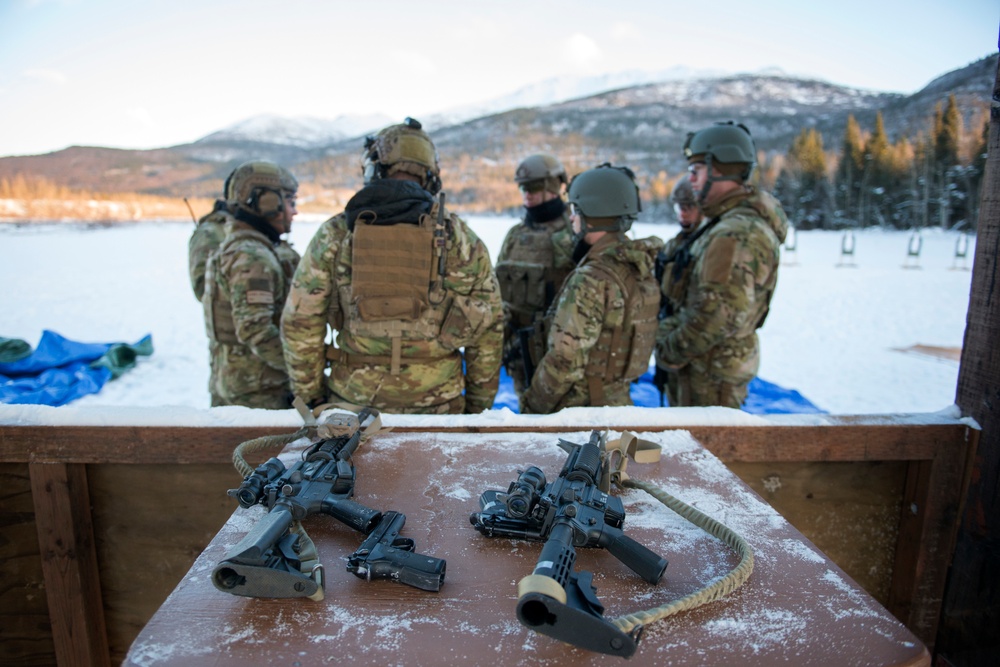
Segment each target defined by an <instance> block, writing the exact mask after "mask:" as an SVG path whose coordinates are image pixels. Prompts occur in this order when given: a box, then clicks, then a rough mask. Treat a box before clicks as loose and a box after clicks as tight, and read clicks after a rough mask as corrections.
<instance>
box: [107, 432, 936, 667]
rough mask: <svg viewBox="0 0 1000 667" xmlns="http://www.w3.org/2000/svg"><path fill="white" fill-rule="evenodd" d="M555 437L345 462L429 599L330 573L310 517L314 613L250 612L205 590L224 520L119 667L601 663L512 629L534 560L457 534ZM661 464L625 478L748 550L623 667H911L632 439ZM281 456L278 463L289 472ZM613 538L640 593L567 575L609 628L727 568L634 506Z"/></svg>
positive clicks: (845, 599)
mask: <svg viewBox="0 0 1000 667" xmlns="http://www.w3.org/2000/svg"><path fill="white" fill-rule="evenodd" d="M587 436H588V432H587V431H574V432H559V433H535V434H531V433H486V434H479V435H475V436H472V435H470V434H467V433H456V432H451V433H436V434H432V433H401V432H390V433H385V434H380V435H378V436H376V437H375V438H374V439H373V440H371V441H370V442H368V443H366V444H365V445H364V447H363V449H362V450H360V451H359V453H358V456H357V458H356V464H357V466H358V484H357V488H356V496H355V497H356V499H357V500H358V501H360V502H363V503H365V504H367V505H370V506H373V507H377V508H383V509H388V508H390V507H391V508H393V509H397V510H400V511H403V512H405V513H406V515H407V522H406V527H405V528H404V530H403V534H404V535H406V536H407V537H410V538H412V539H414V540H415V542H416V547H417V550H418V551H419V552H421V553H426V554H429V555H434V556H437V557H441V558H446V559H447V560H448V576H447V579H446V580H445V582H444V586H443V587H442V589H441V591H440V592H439V593H429V592H425V591H419V590H416V589H412V588H408V587H406V586H402V585H399V584H394V583H390V582H387V581H375V582H365V581H361V580H359V579H357V578H355V577H354V576H352V575H351V574H349V573H347V572H346V570H345V568H344V566H343V560H342V559H343V557H344V556H345V555H347V554H349V553H351V552H352V551H353V550H354V549H356V548H357V545H358V544H359V543H360V536H359V535H358V534H357V533H355V532H353V531H351V530H350V529H347V528H346V527H344V526H343V525H341V524H338V523H337V522H336V521H334V520H332V519H330V518H329V517H325V516H314V517H309V518H308V519H307V520H306V521H304V525H305V527H306V529H307V530H308V531H309V534H310V536H311V537H312V539H313V540H314V541H315V542H316V547H317V550H318V552H319V554H320V559H321V561H322V562H323V563H324V564H325V566H326V573H327V591H326V598H325V599H324V600H323V601H321V602H311V601H308V600H304V599H298V600H262V599H250V598H242V597H237V596H232V595H227V594H225V593H222V592H220V591H218V590H216V589H215V587H214V586H213V585H212V583H211V573H212V570H213V568H214V567H215V565H216V564H217V563H218V562H219V561H220V560H222V559H223V557H224V556H225V554H226V553H227V551H228V550H229V549H230V548H232V547H233V546H234V545H235V544H236V543H237V542H238V541H239V540H240V539H241V538H242V536H243V535H245V534H246V533H247V532H248V531H249V530H250V529H251V528H252V527H253V526H254V525H255V523H256V522H257V521H259V520H260V519H261V517H262V516H263V515H264V511H263V508H261V507H255V508H251V509H250V510H237V511H236V512H235V513H234V515H233V517H232V518H231V519H230V520H229V522H227V524H226V526H225V527H224V528H223V530H222V531H220V533H219V534H218V535H217V536H216V537H215V539H213V540H212V543H211V544H210V545H209V546H208V547H207V548H206V550H205V551H204V552H203V553H202V554H201V555H200V556H199V557H198V559H197V561H195V563H194V565H193V566H192V568H191V570H190V571H189V572H188V574H187V576H185V577H184V579H183V581H182V582H181V583H180V585H179V586H178V587H177V588H176V589H175V590H174V592H173V593H172V594H171V596H170V598H169V599H168V600H167V602H166V603H165V604H164V605H163V607H161V608H160V610H159V611H158V612H157V613H156V614H155V615H154V617H153V618H152V619H151V620H150V622H149V623H148V624H147V626H146V627H145V628H144V629H143V631H142V632H141V633H140V635H139V637H138V638H137V639H136V641H135V642H134V643H133V645H132V648H131V650H130V651H129V654H128V656H127V658H126V660H125V663H124V664H125V665H148V664H157V665H184V666H185V667H188V666H197V665H213V666H216V667H222V666H224V665H240V666H241V667H242V666H243V665H247V664H295V663H296V662H297V663H300V664H303V665H305V664H313V663H321V662H323V661H324V660H327V659H331V658H332V659H333V660H334V661H335V662H338V663H343V664H413V665H429V664H455V665H470V666H474V665H489V666H490V667H493V666H494V665H497V664H503V665H506V666H509V667H515V666H521V665H523V666H528V665H539V664H546V665H554V666H555V665H567V666H568V665H574V666H582V665H607V664H609V661H608V658H607V656H603V655H599V654H594V653H588V652H586V651H582V650H580V649H577V648H574V647H571V646H568V645H566V644H562V643H560V642H558V641H555V640H553V639H551V638H549V637H545V636H542V635H539V634H536V633H533V632H531V631H530V630H528V629H526V628H524V627H523V626H521V625H520V624H519V623H518V621H517V620H516V616H515V613H514V610H515V606H516V582H517V581H518V580H519V579H521V578H522V577H524V576H526V575H527V574H530V572H531V571H532V569H533V568H534V566H535V563H536V561H537V559H538V556H539V552H540V550H541V545H538V544H530V543H526V542H515V541H511V540H507V539H501V538H487V537H484V536H482V535H480V534H479V533H477V532H476V531H475V530H474V529H473V528H472V527H471V526H470V525H469V521H468V516H469V513H470V512H471V511H474V510H476V509H478V502H477V499H478V496H479V494H480V493H481V492H482V491H484V490H486V489H488V488H506V485H507V484H508V483H509V482H510V480H511V479H513V478H514V476H516V474H517V470H518V469H523V468H524V467H525V466H526V465H529V464H535V465H538V466H540V467H541V468H542V469H543V470H544V471H545V473H546V475H549V476H554V475H555V474H556V473H557V471H558V470H559V468H560V467H561V465H562V463H563V461H564V460H565V453H564V452H563V451H562V450H561V449H559V447H558V446H557V445H556V441H557V439H558V437H564V438H566V439H569V440H571V441H577V442H579V441H581V440H585V439H586V438H587ZM647 436H648V437H649V438H650V439H653V440H655V441H657V442H659V443H661V444H662V445H663V447H664V452H663V457H662V459H661V461H659V462H657V463H653V464H635V463H630V464H629V474H630V475H632V476H633V477H636V478H640V479H645V480H650V481H654V482H655V483H657V484H659V485H661V486H663V487H664V488H665V489H667V490H668V492H671V493H673V494H675V495H676V496H678V497H680V498H681V499H683V500H685V501H686V502H688V503H691V504H692V505H694V506H696V507H698V508H699V509H701V510H702V511H704V512H706V513H708V514H709V515H711V516H714V517H716V518H717V519H719V520H721V521H723V522H725V523H726V524H727V525H729V526H730V527H731V528H733V529H735V530H736V531H738V532H739V533H740V534H741V535H742V536H743V537H744V538H745V539H746V540H747V541H748V542H749V543H750V545H751V546H752V548H753V549H754V550H755V553H756V559H755V562H756V567H755V570H754V573H753V575H752V576H751V578H750V580H749V581H748V582H747V583H746V584H744V586H743V587H741V588H740V589H738V590H737V591H735V592H734V593H733V594H731V595H730V596H728V597H726V598H723V599H722V600H719V601H717V602H713V603H711V604H709V605H706V606H704V607H701V608H698V609H695V610H692V611H690V612H685V613H682V614H679V615H677V616H673V617H671V618H669V619H667V620H666V621H662V622H657V623H654V624H651V625H649V626H648V627H647V628H646V629H645V632H644V635H643V639H642V641H641V642H640V643H639V647H638V650H637V652H636V654H635V655H634V656H632V657H631V658H630V660H629V664H630V665H639V666H641V665H657V666H658V665H664V664H672V665H731V664H735V663H739V664H742V665H767V666H770V665H774V664H779V663H781V664H784V663H789V664H796V665H803V666H808V665H831V664H871V665H889V664H891V665H910V666H916V665H929V664H930V656H929V654H928V652H927V650H926V649H925V647H924V646H923V645H922V644H921V643H920V641H919V640H918V638H917V637H916V636H915V635H914V634H912V633H911V632H910V631H909V630H907V629H906V628H905V626H903V625H902V624H901V623H900V622H899V621H898V620H897V619H895V618H894V617H893V616H891V615H890V614H889V613H888V612H887V611H886V610H885V609H884V608H883V607H882V606H881V605H879V604H878V603H877V602H876V601H875V600H874V599H872V598H871V596H869V595H868V594H867V593H865V592H864V591H863V590H862V589H861V588H860V587H859V586H858V585H857V584H856V583H855V582H853V581H852V580H851V579H850V577H848V576H847V575H845V574H844V573H843V571H842V570H841V569H840V568H838V567H837V566H836V565H835V564H834V563H833V562H831V561H830V560H829V559H828V558H827V557H826V556H824V555H823V554H822V553H821V552H819V551H818V550H817V549H816V548H815V547H814V546H813V545H812V544H810V543H809V541H808V540H806V539H805V538H804V537H803V536H802V535H801V533H799V532H798V531H796V530H795V529H794V528H793V527H792V526H791V525H790V524H789V523H788V522H787V521H786V520H784V519H783V518H782V517H781V516H780V515H779V514H778V513H777V512H776V511H775V510H774V509H773V508H771V507H770V506H768V505H767V504H766V503H765V502H763V501H762V500H761V498H760V497H759V496H758V495H757V494H755V493H754V492H753V491H752V490H751V489H750V488H749V487H747V486H746V485H745V484H744V483H742V482H741V481H740V480H739V479H738V478H737V477H736V476H735V475H734V474H733V473H732V472H730V471H729V470H728V469H727V468H726V467H725V466H724V464H723V463H722V462H721V461H720V460H719V459H718V458H716V457H715V456H713V455H711V454H710V453H709V452H708V451H707V450H706V449H705V448H704V447H702V446H701V445H700V444H699V443H697V442H696V441H695V440H694V439H693V438H692V437H691V436H690V435H689V434H687V433H685V432H682V431H669V432H661V433H649V434H647ZM296 453H297V452H296V451H290V452H288V453H287V456H288V460H293V459H294V457H295V455H296ZM622 498H623V501H624V503H625V506H626V509H627V511H628V516H627V518H626V521H625V531H626V534H629V535H630V536H631V537H633V538H634V539H636V540H638V541H640V542H641V543H643V544H645V545H647V546H649V547H650V548H651V549H653V550H654V551H656V552H658V553H660V554H662V555H663V556H665V557H666V558H667V559H668V560H670V565H669V567H668V568H667V571H666V574H665V576H664V578H663V580H662V581H661V582H660V583H659V585H657V586H655V587H654V586H650V585H649V584H646V583H645V582H643V581H642V580H640V579H639V578H638V577H637V576H635V575H634V574H633V573H632V572H630V571H629V570H628V569H627V568H625V567H624V566H623V565H621V564H620V563H619V562H618V561H616V560H615V559H614V557H613V556H611V555H610V554H609V553H608V552H607V551H604V550H599V549H579V550H578V551H577V555H578V559H577V569H581V570H587V571H590V572H593V573H594V583H595V585H596V586H597V594H598V596H599V597H600V599H601V600H602V601H603V602H604V604H605V605H606V607H607V611H606V613H607V614H608V616H609V617H614V616H617V615H620V614H624V613H628V612H631V611H636V610H638V609H642V608H649V607H653V606H656V605H659V604H663V603H666V602H669V601H672V600H675V599H677V598H679V597H682V596H684V595H687V594H690V593H692V592H693V591H694V590H696V589H698V588H699V587H701V586H702V585H704V584H706V583H709V582H711V581H714V580H716V579H717V578H718V577H720V576H722V575H723V574H725V572H727V571H728V570H729V569H731V568H732V567H733V566H735V564H736V562H737V561H738V558H737V557H736V555H735V554H733V553H732V552H731V551H730V550H729V549H728V548H727V547H725V546H724V545H723V544H722V543H721V542H720V541H718V540H716V539H714V538H711V537H709V536H708V535H707V534H706V533H704V532H702V531H701V530H699V529H697V528H695V527H693V526H691V525H690V524H688V523H687V522H686V521H684V520H683V519H681V518H680V517H679V516H677V515H676V514H673V513H672V512H670V511H669V510H667V509H666V508H665V507H663V506H662V505H660V504H659V503H657V502H656V501H655V500H653V499H652V498H650V497H649V496H647V495H646V494H645V493H643V492H641V491H638V490H632V491H628V492H626V493H624V494H623V495H622Z"/></svg>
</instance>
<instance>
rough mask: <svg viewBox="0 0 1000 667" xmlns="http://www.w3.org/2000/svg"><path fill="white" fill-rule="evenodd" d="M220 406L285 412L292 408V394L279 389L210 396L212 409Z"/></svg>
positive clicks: (286, 390)
mask: <svg viewBox="0 0 1000 667" xmlns="http://www.w3.org/2000/svg"><path fill="white" fill-rule="evenodd" d="M216 401H218V402H216ZM220 405H242V406H244V407H247V408H260V409H263V410H287V409H288V408H290V407H292V393H291V391H289V390H288V389H280V390H271V391H262V392H256V393H253V394H235V395H233V396H219V395H217V394H212V407H218V406H220Z"/></svg>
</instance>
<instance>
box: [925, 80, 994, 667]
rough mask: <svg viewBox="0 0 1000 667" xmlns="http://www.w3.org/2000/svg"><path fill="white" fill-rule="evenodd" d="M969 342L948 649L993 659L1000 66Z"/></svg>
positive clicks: (955, 655)
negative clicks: (962, 489) (967, 452)
mask: <svg viewBox="0 0 1000 667" xmlns="http://www.w3.org/2000/svg"><path fill="white" fill-rule="evenodd" d="M987 150H988V158H987V160H986V173H985V175H984V177H983V186H982V198H981V203H980V208H979V229H978V232H977V236H978V239H977V242H976V256H975V261H974V263H973V269H972V293H971V295H970V297H969V313H968V321H967V325H966V329H965V344H964V346H963V351H962V363H961V367H960V368H959V375H958V390H957V395H956V398H955V402H956V403H957V404H958V406H959V407H960V408H961V409H962V413H963V414H965V415H969V416H971V417H973V418H974V419H975V420H976V421H977V422H978V423H979V425H980V426H981V427H982V436H981V438H980V440H979V449H978V451H977V453H976V466H975V469H974V471H973V475H972V483H971V485H970V488H969V494H968V497H967V499H966V501H965V512H964V514H963V516H962V523H961V529H960V531H959V535H958V540H957V544H956V547H955V556H954V563H953V565H952V568H951V580H950V582H949V585H948V591H947V594H946V596H945V604H944V611H943V618H942V627H941V634H940V637H939V641H940V647H941V652H942V655H943V656H945V657H946V658H947V659H948V660H950V661H951V662H950V664H954V665H966V664H969V665H971V664H987V662H991V663H992V662H995V661H996V656H997V655H998V654H1000V632H998V630H997V619H998V618H1000V595H997V591H998V590H1000V494H998V493H997V488H998V483H1000V268H998V266H997V262H998V260H1000V250H998V248H1000V65H998V67H997V72H996V78H995V82H994V88H993V105H992V109H991V111H990V134H989V139H988V145H987Z"/></svg>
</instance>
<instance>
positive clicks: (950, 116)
mask: <svg viewBox="0 0 1000 667" xmlns="http://www.w3.org/2000/svg"><path fill="white" fill-rule="evenodd" d="M937 108H938V109H940V104H939V105H938V107H937ZM934 126H935V127H934V129H935V134H934V159H935V161H936V162H937V166H938V169H939V170H947V169H950V168H951V167H954V166H956V165H958V164H959V159H958V155H959V146H960V145H961V141H962V132H963V131H964V128H963V123H962V114H961V113H959V111H958V102H957V101H956V100H955V96H954V95H949V96H948V104H947V105H946V106H945V109H944V113H943V114H941V116H940V119H939V118H938V117H937V116H935V122H934Z"/></svg>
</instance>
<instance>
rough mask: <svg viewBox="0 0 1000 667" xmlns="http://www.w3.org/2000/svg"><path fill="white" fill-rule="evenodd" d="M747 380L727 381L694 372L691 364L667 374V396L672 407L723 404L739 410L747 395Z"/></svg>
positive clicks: (748, 381)
mask: <svg viewBox="0 0 1000 667" xmlns="http://www.w3.org/2000/svg"><path fill="white" fill-rule="evenodd" d="M749 384H750V380H747V381H745V382H738V383H733V382H727V381H724V380H720V379H718V378H712V377H710V376H708V375H706V374H703V373H696V372H694V371H693V370H692V369H691V367H690V366H685V367H684V368H681V369H678V370H676V371H671V372H670V373H669V374H668V375H667V387H666V389H667V398H668V400H669V401H670V406H671V407H677V408H684V407H702V406H710V405H721V406H722V407H726V408H735V409H737V410H739V408H740V406H741V405H743V401H744V400H745V399H746V397H747V385H749Z"/></svg>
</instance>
